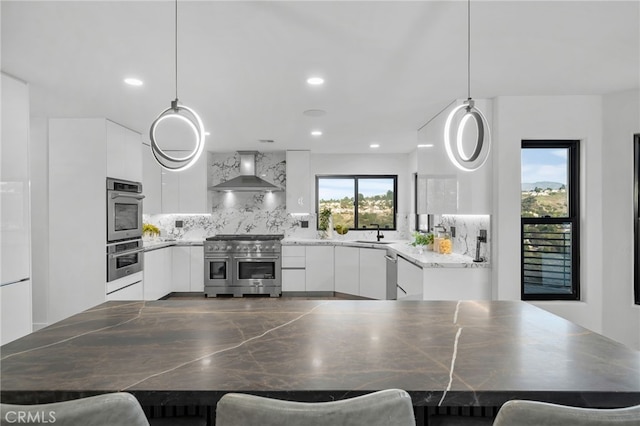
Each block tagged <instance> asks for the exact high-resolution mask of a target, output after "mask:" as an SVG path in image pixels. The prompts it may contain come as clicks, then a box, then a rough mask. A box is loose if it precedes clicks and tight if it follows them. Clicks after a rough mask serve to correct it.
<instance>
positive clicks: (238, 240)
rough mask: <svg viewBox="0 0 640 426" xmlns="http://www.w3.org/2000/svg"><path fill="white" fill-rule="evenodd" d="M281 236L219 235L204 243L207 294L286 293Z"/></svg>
mask: <svg viewBox="0 0 640 426" xmlns="http://www.w3.org/2000/svg"><path fill="white" fill-rule="evenodd" d="M283 237H284V236H283V235H281V234H278V235H273V234H269V235H252V234H240V235H216V236H214V237H209V238H207V239H206V241H205V242H204V292H205V294H206V295H207V297H217V296H219V295H229V294H230V295H233V296H234V297H242V296H244V295H247V294H268V295H270V296H271V297H280V295H281V294H282V276H281V271H282V259H281V252H282V244H281V240H282V238H283Z"/></svg>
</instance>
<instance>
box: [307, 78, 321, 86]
mask: <svg viewBox="0 0 640 426" xmlns="http://www.w3.org/2000/svg"><path fill="white" fill-rule="evenodd" d="M307 83H309V84H310V85H312V86H319V85H321V84H324V78H322V77H309V78H308V79H307Z"/></svg>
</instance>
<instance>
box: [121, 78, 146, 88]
mask: <svg viewBox="0 0 640 426" xmlns="http://www.w3.org/2000/svg"><path fill="white" fill-rule="evenodd" d="M124 82H125V83H127V84H128V85H129V86H142V84H143V83H142V80H140V79H138V78H133V77H128V78H125V79H124Z"/></svg>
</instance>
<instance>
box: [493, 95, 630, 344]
mask: <svg viewBox="0 0 640 426" xmlns="http://www.w3.org/2000/svg"><path fill="white" fill-rule="evenodd" d="M493 117H494V118H493V120H494V121H493V123H494V129H493V130H494V131H493V137H494V152H493V156H494V158H493V160H494V163H495V164H499V167H495V169H494V192H493V196H494V215H495V217H494V221H493V223H494V227H493V229H494V231H493V233H494V235H493V240H494V242H495V244H494V259H495V260H494V265H493V274H494V275H493V283H495V285H496V288H495V289H494V297H495V298H497V299H500V300H520V281H521V279H520V262H521V259H520V257H521V256H520V162H521V159H520V149H521V141H522V140H523V139H577V140H580V141H581V142H580V157H581V159H580V169H581V170H580V172H581V176H580V179H581V185H580V186H581V188H580V190H581V206H580V216H581V218H580V234H581V241H580V246H581V248H580V252H581V264H580V277H581V289H582V292H581V299H582V300H581V301H579V302H575V301H573V302H569V301H549V302H547V301H545V302H535V303H534V304H535V305H537V306H540V307H541V308H544V309H546V310H548V311H551V312H553V313H555V314H557V315H560V316H562V317H564V318H567V319H569V320H571V321H573V322H575V323H578V324H580V325H582V326H583V327H586V328H589V329H591V330H593V331H596V332H602V331H603V321H602V316H603V310H602V299H603V286H605V285H606V286H607V289H608V288H609V287H610V286H615V285H619V284H616V283H612V282H609V281H607V282H604V281H603V250H608V248H604V247H603V238H602V237H603V229H602V224H603V214H602V211H603V202H604V200H603V183H602V176H603V164H602V160H601V158H602V154H603V149H602V98H601V97H600V96H554V97H546V96H532V97H515V96H508V97H507V96H505V97H498V98H496V99H495V101H494V110H493ZM611 208H615V206H611ZM607 291H608V290H607Z"/></svg>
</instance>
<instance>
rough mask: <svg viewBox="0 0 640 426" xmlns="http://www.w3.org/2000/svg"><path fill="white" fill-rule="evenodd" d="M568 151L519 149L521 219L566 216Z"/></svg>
mask: <svg viewBox="0 0 640 426" xmlns="http://www.w3.org/2000/svg"><path fill="white" fill-rule="evenodd" d="M568 153H569V149H568V148H523V149H522V178H521V182H522V188H521V196H522V204H521V210H522V217H569V197H568V195H569V189H570V188H568V184H569V183H568V170H569V167H568Z"/></svg>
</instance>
